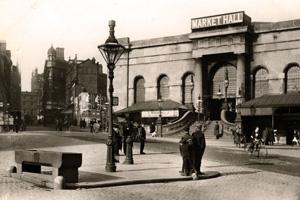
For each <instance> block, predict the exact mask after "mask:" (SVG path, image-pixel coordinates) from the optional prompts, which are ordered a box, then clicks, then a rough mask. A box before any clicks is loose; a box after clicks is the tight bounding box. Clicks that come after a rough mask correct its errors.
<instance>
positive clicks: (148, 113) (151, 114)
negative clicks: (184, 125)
mask: <svg viewBox="0 0 300 200" xmlns="http://www.w3.org/2000/svg"><path fill="white" fill-rule="evenodd" d="M161 116H162V117H178V116H179V111H178V110H162V111H161ZM150 117H159V110H153V111H142V118H150Z"/></svg>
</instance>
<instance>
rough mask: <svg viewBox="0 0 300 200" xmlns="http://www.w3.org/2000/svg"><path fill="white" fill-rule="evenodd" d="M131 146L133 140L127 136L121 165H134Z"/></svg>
mask: <svg viewBox="0 0 300 200" xmlns="http://www.w3.org/2000/svg"><path fill="white" fill-rule="evenodd" d="M132 146H133V139H132V137H131V136H128V137H127V139H126V158H125V161H124V163H123V164H129V165H132V164H133V163H134V162H133V156H132Z"/></svg>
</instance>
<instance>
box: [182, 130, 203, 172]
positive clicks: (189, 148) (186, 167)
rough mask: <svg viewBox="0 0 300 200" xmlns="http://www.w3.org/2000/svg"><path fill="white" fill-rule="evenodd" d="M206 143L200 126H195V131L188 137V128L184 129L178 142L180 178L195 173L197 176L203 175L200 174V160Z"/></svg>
mask: <svg viewBox="0 0 300 200" xmlns="http://www.w3.org/2000/svg"><path fill="white" fill-rule="evenodd" d="M205 147H206V142H205V137H204V134H203V132H202V125H201V124H199V125H197V129H196V131H195V132H193V133H192V134H191V135H190V128H189V127H187V128H186V129H185V133H184V135H183V136H182V138H181V139H180V141H179V150H180V154H181V156H182V170H181V171H180V173H181V175H182V176H190V175H192V173H195V174H196V175H197V176H199V175H203V173H202V172H201V170H200V168H201V160H202V157H203V154H204V151H205Z"/></svg>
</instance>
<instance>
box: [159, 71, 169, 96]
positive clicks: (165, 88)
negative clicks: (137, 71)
mask: <svg viewBox="0 0 300 200" xmlns="http://www.w3.org/2000/svg"><path fill="white" fill-rule="evenodd" d="M157 88H158V96H157V97H158V98H161V99H163V100H165V99H168V98H169V94H170V86H169V78H168V76H166V75H163V76H161V77H160V78H159V79H158V85H157Z"/></svg>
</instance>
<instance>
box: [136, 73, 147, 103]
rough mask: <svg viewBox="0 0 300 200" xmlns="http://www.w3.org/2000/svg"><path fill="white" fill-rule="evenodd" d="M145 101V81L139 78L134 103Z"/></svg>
mask: <svg viewBox="0 0 300 200" xmlns="http://www.w3.org/2000/svg"><path fill="white" fill-rule="evenodd" d="M144 101H145V79H144V78H143V77H139V78H137V79H136V80H135V84H134V103H138V102H144Z"/></svg>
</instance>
